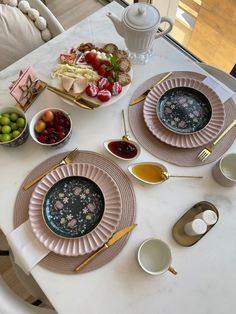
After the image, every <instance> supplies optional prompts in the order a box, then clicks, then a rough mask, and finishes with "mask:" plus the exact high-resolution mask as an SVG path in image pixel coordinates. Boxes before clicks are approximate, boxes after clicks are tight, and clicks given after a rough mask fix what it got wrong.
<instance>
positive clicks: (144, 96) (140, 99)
mask: <svg viewBox="0 0 236 314" xmlns="http://www.w3.org/2000/svg"><path fill="white" fill-rule="evenodd" d="M171 74H172V72H169V73H167V74H166V75H165V76H164V77H163V78H162V79H160V80H159V81H158V82H157V83H156V84H155V85H153V86H152V87H150V88H149V89H147V90H146V91H145V92H144V93H143V94H142V95H140V96H138V97H137V98H135V99H134V100H133V101H131V103H130V104H129V105H130V106H133V105H136V104H138V103H139V102H140V101H142V100H144V99H145V98H146V96H147V94H148V93H149V92H150V90H151V89H152V88H153V87H154V86H156V85H158V84H161V83H162V82H163V81H165V80H166V79H167V78H168V77H169V76H171Z"/></svg>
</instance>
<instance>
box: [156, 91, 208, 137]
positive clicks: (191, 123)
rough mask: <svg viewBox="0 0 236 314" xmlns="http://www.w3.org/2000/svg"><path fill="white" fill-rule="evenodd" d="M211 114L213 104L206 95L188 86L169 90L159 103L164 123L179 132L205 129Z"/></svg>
mask: <svg viewBox="0 0 236 314" xmlns="http://www.w3.org/2000/svg"><path fill="white" fill-rule="evenodd" d="M211 114H212V110H211V104H210V102H209V101H208V99H207V98H206V96H204V95H203V94H202V93H200V92H199V91H197V90H195V89H193V88H188V87H176V88H173V89H170V90H168V91H167V92H166V93H165V94H164V95H163V96H162V97H161V98H160V100H159V104H158V105H157V115H158V117H159V119H160V121H161V122H162V124H163V125H164V126H165V127H167V128H168V129H170V130H171V131H174V132H177V133H188V134H189V133H193V132H196V131H199V130H201V129H203V128H204V127H205V126H206V125H207V123H208V122H209V121H210V118H211Z"/></svg>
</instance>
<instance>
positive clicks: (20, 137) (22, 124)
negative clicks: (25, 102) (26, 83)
mask: <svg viewBox="0 0 236 314" xmlns="http://www.w3.org/2000/svg"><path fill="white" fill-rule="evenodd" d="M28 136H29V126H28V123H27V120H26V117H25V114H24V112H23V111H22V110H20V109H18V108H16V107H1V106H0V145H1V146H7V147H16V146H19V145H22V144H23V143H25V141H26V140H27V138H28Z"/></svg>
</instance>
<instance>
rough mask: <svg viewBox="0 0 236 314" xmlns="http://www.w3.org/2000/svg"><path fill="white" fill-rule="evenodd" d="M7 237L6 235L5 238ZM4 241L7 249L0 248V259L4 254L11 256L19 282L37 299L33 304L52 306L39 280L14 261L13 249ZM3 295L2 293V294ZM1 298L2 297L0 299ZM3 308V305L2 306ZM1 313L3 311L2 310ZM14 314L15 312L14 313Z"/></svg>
mask: <svg viewBox="0 0 236 314" xmlns="http://www.w3.org/2000/svg"><path fill="white" fill-rule="evenodd" d="M3 239H5V237H4V238H3ZM3 242H6V243H5V245H4V246H5V249H4V250H2V247H1V248H0V259H1V258H4V257H3V256H9V258H10V262H11V266H12V269H13V271H14V274H15V277H16V278H17V279H18V280H19V282H20V283H21V284H22V286H23V287H24V288H25V289H26V290H27V292H28V293H29V294H30V295H31V296H32V297H34V298H35V301H34V302H33V303H32V304H33V305H40V304H41V303H43V304H46V305H49V306H50V307H52V305H51V303H50V302H49V300H48V299H47V297H46V295H45V294H44V293H43V291H42V289H41V288H40V287H39V285H38V284H37V282H36V281H35V280H34V278H33V277H32V275H30V274H29V275H28V274H26V273H25V272H24V271H23V270H22V269H21V268H20V267H19V266H18V265H17V264H16V263H15V262H14V257H13V254H12V252H11V250H10V249H9V247H7V249H6V246H7V241H6V240H5V241H4V240H3ZM0 295H1V294H0ZM0 300H1V299H0ZM0 303H1V301H0ZM0 308H1V306H0ZM0 314H1V312H0ZM12 314H13V313H12Z"/></svg>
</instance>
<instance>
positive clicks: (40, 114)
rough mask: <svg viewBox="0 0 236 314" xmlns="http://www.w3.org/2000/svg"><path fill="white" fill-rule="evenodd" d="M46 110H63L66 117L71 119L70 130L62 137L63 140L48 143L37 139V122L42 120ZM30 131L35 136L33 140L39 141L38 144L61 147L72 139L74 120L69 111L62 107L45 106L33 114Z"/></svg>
mask: <svg viewBox="0 0 236 314" xmlns="http://www.w3.org/2000/svg"><path fill="white" fill-rule="evenodd" d="M46 111H52V112H53V113H55V112H57V111H60V112H62V113H63V114H64V116H65V117H66V118H67V119H68V120H69V122H70V129H69V132H68V133H67V134H66V136H65V137H64V138H63V139H61V140H59V141H58V142H56V143H53V144H48V143H42V142H40V141H39V140H38V139H37V133H36V131H35V124H36V123H37V121H38V120H40V119H41V118H42V116H43V114H44V112H46ZM29 132H30V135H31V137H32V138H33V140H34V141H35V142H36V143H38V144H40V145H43V146H46V147H53V148H54V147H55V148H59V147H61V146H63V145H65V144H66V143H67V142H68V141H69V139H70V137H71V133H72V120H71V118H70V115H69V114H68V113H67V112H65V111H64V110H62V109H58V108H45V109H43V110H41V111H39V112H38V113H36V114H35V115H34V116H33V118H32V120H31V122H30V127H29Z"/></svg>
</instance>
